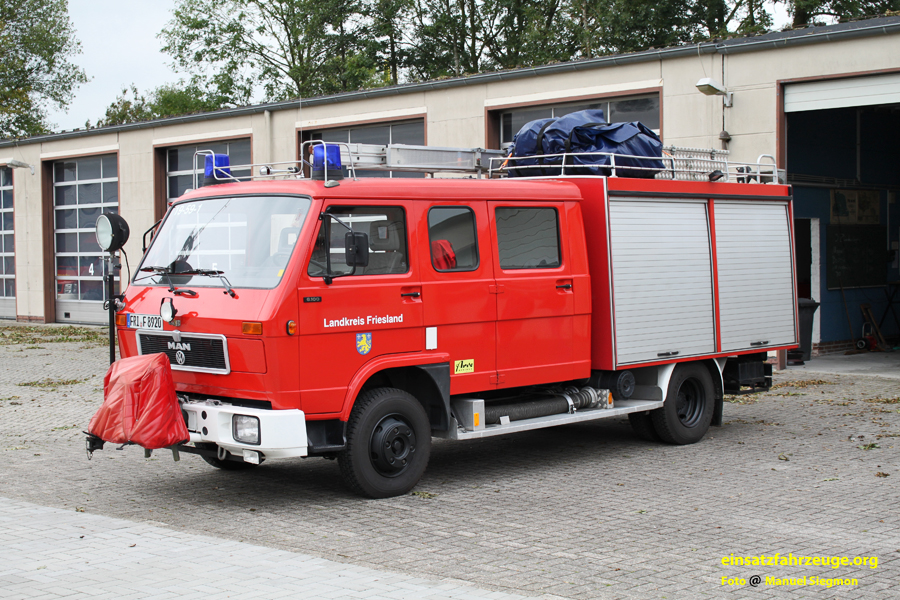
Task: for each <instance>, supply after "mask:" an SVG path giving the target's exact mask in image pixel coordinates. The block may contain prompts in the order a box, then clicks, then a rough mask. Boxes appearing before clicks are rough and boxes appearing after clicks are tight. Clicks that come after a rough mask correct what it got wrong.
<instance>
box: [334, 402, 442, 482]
mask: <svg viewBox="0 0 900 600" xmlns="http://www.w3.org/2000/svg"><path fill="white" fill-rule="evenodd" d="M430 454H431V425H430V423H429V422H428V416H427V415H426V414H425V409H424V408H422V405H421V404H419V401H418V400H416V399H415V398H414V397H413V396H411V395H410V394H408V393H406V392H404V391H402V390H397V389H394V388H376V389H373V390H369V391H367V392H365V393H363V394H362V395H360V397H359V398H357V399H356V404H355V405H354V406H353V411H352V412H351V413H350V420H349V421H348V422H347V448H346V449H345V450H343V451H342V452H341V453H340V454H338V463H339V464H340V467H341V475H342V476H343V478H344V481H345V482H346V483H347V485H348V486H349V487H350V489H352V490H353V491H354V492H356V493H357V494H360V495H362V496H368V497H369V498H390V497H391V496H401V495H403V494H406V493H407V492H409V491H410V490H412V489H413V488H414V487H415V486H416V484H417V483H419V479H421V478H422V474H423V473H424V472H425V467H426V466H428V458H429V456H430Z"/></svg>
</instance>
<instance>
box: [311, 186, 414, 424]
mask: <svg viewBox="0 0 900 600" xmlns="http://www.w3.org/2000/svg"><path fill="white" fill-rule="evenodd" d="M323 211H324V212H325V213H328V214H331V215H334V216H335V217H337V219H339V220H340V221H341V222H343V223H344V224H345V225H346V226H347V227H349V228H350V229H352V230H353V231H354V232H363V233H365V234H367V236H368V242H369V264H368V266H366V267H356V268H355V269H353V268H350V267H348V266H347V264H346V261H345V260H344V236H345V234H346V233H347V232H348V229H347V227H345V226H344V225H341V224H340V223H339V222H338V221H337V220H335V219H331V218H330V217H324V218H322V219H320V221H319V224H318V230H317V234H316V238H315V240H316V241H315V244H314V247H313V248H311V249H310V251H309V252H308V254H307V256H308V258H307V260H306V267H305V271H304V272H303V274H302V275H301V279H300V285H299V290H298V291H299V303H300V311H299V314H300V319H299V322H298V333H299V336H300V340H299V342H300V353H299V355H300V364H299V365H298V368H299V370H300V388H301V401H302V406H303V410H304V411H306V412H307V413H310V414H321V413H337V412H339V411H340V410H341V408H342V405H343V402H344V397H345V395H346V392H347V388H348V386H349V383H350V380H351V379H352V377H353V376H354V374H356V372H357V371H358V370H359V369H360V367H362V366H363V365H364V364H365V363H366V362H368V361H370V360H372V359H374V358H376V357H378V356H382V355H385V354H397V353H403V352H419V351H422V350H424V346H425V344H424V342H425V334H424V321H423V311H422V286H421V282H420V279H419V273H418V270H417V264H416V261H415V260H414V258H415V257H414V255H413V253H412V249H414V248H416V234H415V231H414V230H413V231H411V230H410V228H409V226H408V224H409V221H410V211H409V206H404V205H403V203H400V202H393V203H392V202H389V201H387V202H375V201H365V202H363V201H360V202H353V201H341V202H340V204H338V203H336V202H335V203H330V204H326V205H325V206H324V207H323ZM328 230H330V234H329V239H330V243H329V245H328V248H329V253H328V256H326V245H325V237H326V235H325V232H326V231H328ZM328 262H330V264H331V269H332V272H333V273H337V274H338V275H340V276H337V277H334V278H333V279H332V281H331V283H330V284H328V283H325V272H326V266H327V263H328Z"/></svg>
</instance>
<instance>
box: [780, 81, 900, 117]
mask: <svg viewBox="0 0 900 600" xmlns="http://www.w3.org/2000/svg"><path fill="white" fill-rule="evenodd" d="M898 102H900V73H888V74H885V75H870V76H867V77H847V78H844V79H826V80H823V81H807V82H803V83H791V84H788V85H785V86H784V112H786V113H790V112H799V111H806V110H825V109H829V108H848V107H853V106H875V105H878V104H896V103H898Z"/></svg>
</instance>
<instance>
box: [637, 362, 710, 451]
mask: <svg viewBox="0 0 900 600" xmlns="http://www.w3.org/2000/svg"><path fill="white" fill-rule="evenodd" d="M714 408H715V392H714V389H713V381H712V376H711V375H710V374H709V371H708V370H707V368H706V367H705V366H703V365H702V364H698V363H681V364H678V365H676V367H675V371H674V372H673V373H672V378H671V379H670V380H669V388H668V391H667V393H666V402H665V404H664V405H663V407H662V408H661V409H658V410H654V411H652V412H651V413H650V416H651V419H652V421H653V428H654V429H655V430H656V433H658V434H659V437H660V438H661V439H662V440H663V441H664V442H669V443H670V444H693V443H695V442H699V441H700V440H701V439H703V436H704V435H706V432H707V430H708V429H709V424H710V423H711V422H712V417H713V409H714Z"/></svg>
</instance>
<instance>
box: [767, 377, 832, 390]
mask: <svg viewBox="0 0 900 600" xmlns="http://www.w3.org/2000/svg"><path fill="white" fill-rule="evenodd" d="M811 385H834V384H833V383H832V382H830V381H825V380H824V379H801V380H800V381H785V382H784V383H776V384H775V385H773V386H772V388H771V389H773V390H777V389H781V388H786V387H792V388H795V389H798V390H799V389H802V388H806V387H809V386H811Z"/></svg>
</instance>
